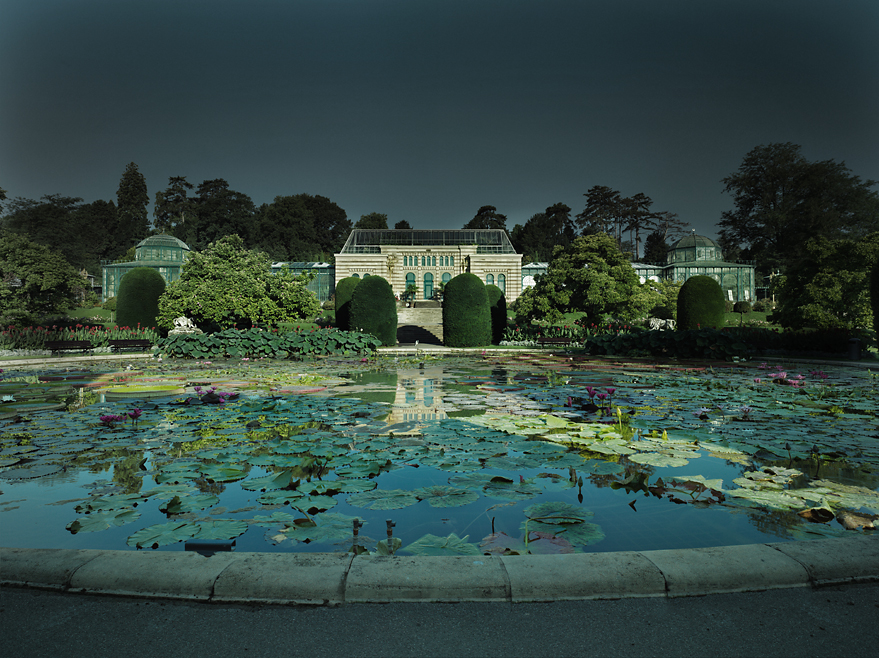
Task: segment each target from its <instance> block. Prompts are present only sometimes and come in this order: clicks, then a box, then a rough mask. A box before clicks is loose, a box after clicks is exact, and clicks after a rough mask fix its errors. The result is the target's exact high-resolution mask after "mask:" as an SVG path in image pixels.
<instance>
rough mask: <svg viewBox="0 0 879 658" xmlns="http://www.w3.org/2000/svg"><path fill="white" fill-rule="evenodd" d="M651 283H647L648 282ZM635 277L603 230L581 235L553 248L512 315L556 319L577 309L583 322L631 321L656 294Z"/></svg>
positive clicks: (523, 318)
mask: <svg viewBox="0 0 879 658" xmlns="http://www.w3.org/2000/svg"><path fill="white" fill-rule="evenodd" d="M653 283H654V282H652V281H651V282H650V286H652V285H653ZM650 286H648V285H646V284H645V285H642V284H641V283H639V281H638V275H637V274H635V270H634V269H632V266H631V265H630V264H629V261H628V259H626V257H625V256H624V255H623V254H622V253H621V252H620V250H619V249H618V248H617V246H616V244H615V242H614V239H613V238H612V237H610V236H609V235H607V234H605V233H597V234H595V235H589V236H581V237H579V238H577V239H576V240H574V242H573V244H571V246H570V247H567V248H565V249H559V250H557V251H556V254H555V257H554V258H553V260H552V261H551V262H550V264H549V269H548V270H547V272H546V274H544V275H543V276H542V277H541V278H540V280H539V281H538V282H537V285H536V286H534V287H533V288H529V289H528V290H526V291H525V292H524V293H522V295H521V296H520V297H519V298H518V299H517V300H516V302H515V304H514V306H513V310H514V311H515V313H516V320H517V322H519V323H520V324H526V323H528V322H531V321H532V320H537V321H546V322H551V323H557V322H560V321H561V320H562V318H563V314H564V313H570V312H574V311H582V312H583V313H585V320H586V321H587V322H589V323H598V322H601V320H602V319H604V317H605V316H607V315H609V316H612V317H615V318H618V319H621V320H628V321H632V320H635V319H638V318H641V317H644V315H645V314H646V313H647V311H648V310H649V309H650V308H652V307H653V306H655V305H656V304H657V303H658V302H659V301H660V298H659V295H658V294H657V293H655V291H653V289H652V288H651V287H650Z"/></svg>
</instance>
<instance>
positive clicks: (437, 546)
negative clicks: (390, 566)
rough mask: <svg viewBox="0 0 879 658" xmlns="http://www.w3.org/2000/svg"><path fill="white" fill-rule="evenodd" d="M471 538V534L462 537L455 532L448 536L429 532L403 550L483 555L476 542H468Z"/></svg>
mask: <svg viewBox="0 0 879 658" xmlns="http://www.w3.org/2000/svg"><path fill="white" fill-rule="evenodd" d="M469 538H470V535H466V536H464V537H463V538H461V537H458V535H456V534H455V533H454V532H453V533H452V534H450V535H449V536H448V537H437V536H436V535H431V534H427V535H424V536H423V537H421V538H420V539H417V540H415V541H414V542H412V543H411V544H409V545H407V546H406V548H405V549H403V550H406V551H408V552H410V553H414V554H415V555H482V551H480V550H479V547H478V546H477V545H476V544H470V543H468V542H467V540H468V539H469Z"/></svg>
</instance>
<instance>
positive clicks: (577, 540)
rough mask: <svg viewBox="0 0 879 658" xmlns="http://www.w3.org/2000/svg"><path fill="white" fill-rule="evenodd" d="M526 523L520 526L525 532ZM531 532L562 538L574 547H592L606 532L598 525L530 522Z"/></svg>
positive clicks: (529, 528)
mask: <svg viewBox="0 0 879 658" xmlns="http://www.w3.org/2000/svg"><path fill="white" fill-rule="evenodd" d="M525 525H526V524H525V521H523V522H522V524H521V525H520V526H519V530H521V531H522V533H524V532H525ZM527 525H528V531H529V532H542V533H544V534H547V535H555V536H556V537H561V538H563V539H564V540H565V541H567V542H568V543H570V544H571V545H573V546H590V545H592V544H597V543H598V542H600V541H601V540H602V539H604V531H603V530H602V529H601V526H600V525H598V524H596V523H565V524H561V523H542V522H540V521H528V524H527Z"/></svg>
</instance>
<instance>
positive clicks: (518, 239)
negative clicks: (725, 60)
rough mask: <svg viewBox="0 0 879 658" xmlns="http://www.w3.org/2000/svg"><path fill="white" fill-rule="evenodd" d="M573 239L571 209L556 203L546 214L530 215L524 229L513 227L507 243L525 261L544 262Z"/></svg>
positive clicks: (518, 225)
mask: <svg viewBox="0 0 879 658" xmlns="http://www.w3.org/2000/svg"><path fill="white" fill-rule="evenodd" d="M575 236H576V229H575V228H574V223H573V221H572V220H571V209H570V208H569V207H568V206H566V205H565V204H563V203H556V204H555V205H552V206H550V207H548V208H547V209H546V211H545V212H542V213H537V214H536V215H533V216H532V217H531V218H530V219H529V220H528V221H527V222H525V225H524V226H522V225H521V224H516V225H515V226H514V227H513V230H512V231H511V232H510V241H511V242H512V243H513V247H514V248H515V249H516V251H517V252H518V253H520V254H523V255H524V257H525V260H526V261H534V262H543V261H548V260H549V259H550V258H552V254H553V250H554V249H555V248H556V247H562V248H563V247H567V246H568V245H570V244H571V242H572V241H573V240H574V237H575Z"/></svg>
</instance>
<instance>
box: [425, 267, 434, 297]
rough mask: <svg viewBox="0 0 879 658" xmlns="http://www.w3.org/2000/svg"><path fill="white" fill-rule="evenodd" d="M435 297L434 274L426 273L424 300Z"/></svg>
mask: <svg viewBox="0 0 879 658" xmlns="http://www.w3.org/2000/svg"><path fill="white" fill-rule="evenodd" d="M431 297H433V274H431V273H430V272H425V273H424V298H425V299H430V298H431Z"/></svg>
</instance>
